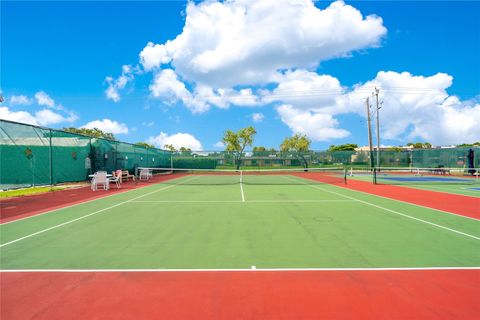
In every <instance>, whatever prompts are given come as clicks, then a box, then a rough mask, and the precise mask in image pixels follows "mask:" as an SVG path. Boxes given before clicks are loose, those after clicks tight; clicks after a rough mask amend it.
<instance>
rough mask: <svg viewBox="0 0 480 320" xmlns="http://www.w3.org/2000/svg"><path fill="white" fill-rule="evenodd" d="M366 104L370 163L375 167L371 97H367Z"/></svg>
mask: <svg viewBox="0 0 480 320" xmlns="http://www.w3.org/2000/svg"><path fill="white" fill-rule="evenodd" d="M365 102H366V105H367V126H368V147H369V150H370V152H369V158H370V160H369V163H370V169H373V146H372V126H371V118H370V102H369V97H367V99H366V101H365Z"/></svg>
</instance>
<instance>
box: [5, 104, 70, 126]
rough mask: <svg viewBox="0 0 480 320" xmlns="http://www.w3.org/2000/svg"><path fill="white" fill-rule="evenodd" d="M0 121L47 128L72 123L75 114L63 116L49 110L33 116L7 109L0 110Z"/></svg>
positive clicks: (37, 112) (25, 112) (40, 111)
mask: <svg viewBox="0 0 480 320" xmlns="http://www.w3.org/2000/svg"><path fill="white" fill-rule="evenodd" d="M0 119H5V120H11V121H16V122H21V123H28V124H33V125H41V126H48V125H53V124H58V123H66V122H70V123H71V122H74V121H75V120H76V119H77V116H76V115H75V114H71V115H67V116H63V115H61V114H60V113H57V112H54V111H52V110H50V109H42V110H39V111H36V112H35V113H34V114H32V113H30V112H27V111H13V110H10V109H9V108H8V107H1V108H0Z"/></svg>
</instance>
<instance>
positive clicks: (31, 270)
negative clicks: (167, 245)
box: [0, 267, 480, 273]
mask: <svg viewBox="0 0 480 320" xmlns="http://www.w3.org/2000/svg"><path fill="white" fill-rule="evenodd" d="M422 270H426V271H429V270H480V267H398V268H395V267H387V268H384V267H379V268H368V267H367V268H265V269H263V268H258V267H255V269H253V268H252V267H250V268H238V269H230V268H219V269H11V270H0V273H2V272H3V273H33V272H42V273H53V272H55V273H56V272H62V273H78V272H245V271H250V272H258V271H261V272H264V271H266V272H285V271H293V272H295V271H422Z"/></svg>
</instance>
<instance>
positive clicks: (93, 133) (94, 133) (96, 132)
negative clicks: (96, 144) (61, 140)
mask: <svg viewBox="0 0 480 320" xmlns="http://www.w3.org/2000/svg"><path fill="white" fill-rule="evenodd" d="M63 131H67V132H71V133H77V134H83V135H86V136H89V137H92V138H104V139H108V140H117V139H115V136H114V135H113V133H110V132H103V131H102V130H100V129H98V128H93V129H87V128H74V127H69V128H63Z"/></svg>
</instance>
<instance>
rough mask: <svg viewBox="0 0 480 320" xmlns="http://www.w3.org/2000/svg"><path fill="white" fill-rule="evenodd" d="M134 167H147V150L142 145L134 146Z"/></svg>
mask: <svg viewBox="0 0 480 320" xmlns="http://www.w3.org/2000/svg"><path fill="white" fill-rule="evenodd" d="M134 166H135V167H148V150H147V148H146V147H143V146H135V164H134Z"/></svg>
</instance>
